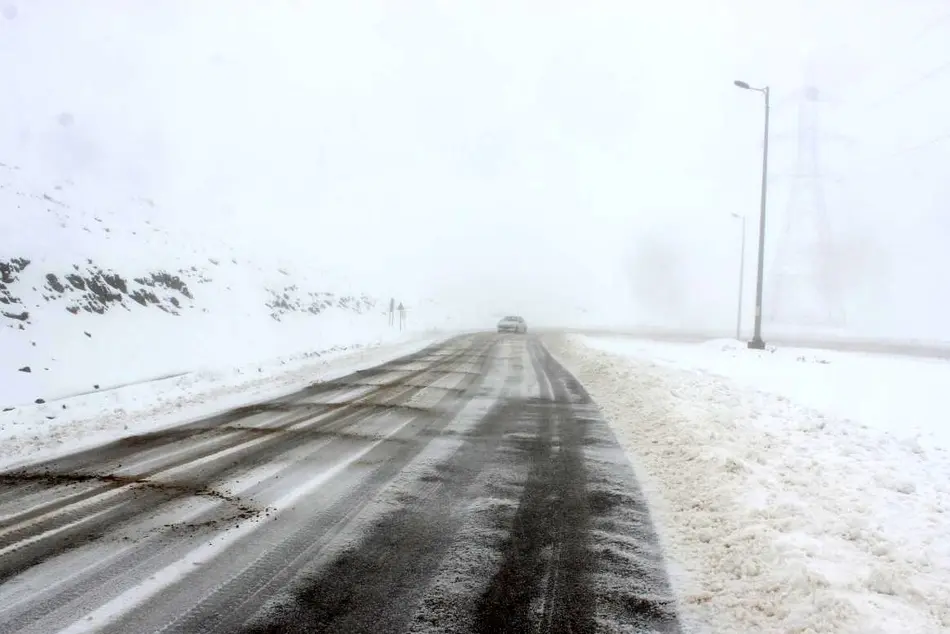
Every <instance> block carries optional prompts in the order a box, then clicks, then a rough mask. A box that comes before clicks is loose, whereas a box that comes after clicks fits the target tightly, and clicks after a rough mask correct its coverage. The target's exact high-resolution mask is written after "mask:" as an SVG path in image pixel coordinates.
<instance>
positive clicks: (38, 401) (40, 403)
mask: <svg viewBox="0 0 950 634" xmlns="http://www.w3.org/2000/svg"><path fill="white" fill-rule="evenodd" d="M33 402H34V403H36V404H37V405H42V404H43V403H45V402H46V401H45V400H44V399H41V398H38V399H36V400H35V401H33Z"/></svg>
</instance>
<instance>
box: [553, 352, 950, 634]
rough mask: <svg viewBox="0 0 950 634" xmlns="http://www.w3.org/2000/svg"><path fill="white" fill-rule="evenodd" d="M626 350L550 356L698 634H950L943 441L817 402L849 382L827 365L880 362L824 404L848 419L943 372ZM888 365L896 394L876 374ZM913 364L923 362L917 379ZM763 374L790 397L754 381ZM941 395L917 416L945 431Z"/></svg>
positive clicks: (949, 518)
mask: <svg viewBox="0 0 950 634" xmlns="http://www.w3.org/2000/svg"><path fill="white" fill-rule="evenodd" d="M630 345H632V344H630V342H623V343H617V342H615V341H608V340H591V339H589V338H583V337H574V338H571V339H570V340H568V341H567V342H562V344H561V345H559V346H557V352H558V353H559V354H560V356H561V357H562V358H563V360H564V361H565V362H566V363H567V365H568V367H570V368H571V369H572V371H574V372H575V373H576V374H577V376H578V378H579V379H580V380H581V381H582V382H583V383H584V384H585V386H586V387H587V388H588V390H589V391H590V393H591V395H592V396H593V397H594V399H595V400H596V401H597V402H598V403H599V404H600V406H601V408H602V409H603V410H604V413H605V415H606V416H607V418H608V420H609V421H610V422H611V424H612V425H613V426H614V428H615V429H616V431H617V434H618V437H619V438H620V440H621V442H623V443H624V444H625V446H626V448H627V450H628V452H629V453H630V454H631V458H632V460H633V462H634V465H635V468H636V469H637V471H638V474H639V477H640V480H641V482H642V483H643V486H644V489H645V491H646V492H647V494H648V496H649V498H650V502H651V509H652V511H653V514H654V519H655V521H656V523H657V524H658V529H659V531H660V534H661V538H662V539H663V540H664V542H665V543H664V546H665V548H666V550H667V555H668V558H669V559H670V561H671V565H672V567H673V569H672V571H671V572H672V577H673V580H674V582H675V583H676V585H677V591H678V594H679V596H680V598H681V601H682V611H683V613H684V616H685V617H686V619H687V621H688V622H689V623H691V624H692V625H693V627H694V628H695V630H696V631H701V632H756V633H759V632H815V633H818V632H827V633H832V632H833V633H835V634H839V633H855V634H858V633H861V634H877V633H880V634H884V633H888V634H895V633H896V634H900V633H906V634H926V633H930V632H945V631H947V629H948V628H950V544H948V543H947V540H946V535H947V534H948V533H950V484H948V483H950V456H948V453H947V451H946V450H944V449H943V448H941V447H939V446H936V445H939V444H940V443H939V436H938V435H933V438H934V444H933V445H931V444H929V443H921V442H918V441H917V436H916V432H914V433H904V434H891V433H888V432H887V431H884V430H882V429H880V427H884V428H885V429H890V430H892V431H899V426H898V425H895V424H887V425H885V424H884V423H883V422H882V420H877V421H874V420H872V421H870V422H869V424H867V425H864V424H862V423H863V422H864V421H862V420H860V419H857V420H854V421H852V420H847V419H843V418H839V417H838V416H836V415H835V414H832V413H828V414H825V413H823V412H820V411H817V410H816V409H811V408H809V407H808V405H809V404H814V403H819V402H820V399H818V396H820V395H821V394H822V393H823V392H822V390H823V389H824V387H825V385H826V384H827V383H828V382H829V381H834V380H843V378H844V377H847V376H848V375H849V372H850V371H844V370H842V375H841V377H838V379H835V378H834V377H833V376H830V374H829V373H830V372H831V371H829V370H828V367H829V366H834V365H836V364H839V363H840V365H841V366H842V368H844V367H847V366H848V364H849V363H850V364H851V366H852V368H858V367H864V368H865V369H866V370H868V369H869V368H873V367H875V366H876V367H878V369H879V371H880V372H881V374H874V373H873V372H870V371H868V372H865V373H863V374H861V375H860V377H863V381H864V383H863V385H864V390H863V391H860V392H859V391H857V390H852V391H851V392H844V393H838V392H834V391H832V392H830V394H837V396H838V398H839V399H840V402H839V403H836V405H837V407H838V408H840V411H851V412H853V413H859V412H861V409H860V403H850V402H849V401H848V399H849V398H856V397H857V396H858V395H859V394H860V395H862V396H863V397H866V398H871V399H873V398H882V397H881V396H879V395H880V394H881V393H886V392H888V391H893V392H896V393H897V394H900V393H901V390H902V388H903V387H904V384H906V383H907V382H908V381H909V380H910V381H925V380H926V379H925V375H927V374H929V375H930V376H929V381H930V384H931V385H933V382H934V381H940V380H941V377H943V376H944V373H945V372H946V371H947V367H946V366H947V365H948V364H947V363H943V362H934V363H931V362H929V361H920V360H905V359H892V358H881V359H868V358H867V355H845V354H839V353H834V354H832V353H825V352H823V351H822V352H816V351H811V352H810V354H811V355H812V358H811V360H809V359H808V358H806V361H799V360H798V356H797V353H785V352H782V351H777V352H776V353H775V354H774V355H773V354H770V353H768V352H766V353H752V352H750V351H745V350H744V351H743V352H745V353H746V354H745V355H737V354H734V353H736V352H737V351H735V350H730V346H728V345H725V344H723V342H716V343H711V344H708V345H698V346H693V347H692V348H690V350H689V352H683V350H680V352H679V353H678V354H673V353H671V352H670V349H667V348H664V347H663V346H654V345H653V344H650V343H640V344H635V346H634V351H633V353H632V355H633V356H630V355H631V351H630ZM591 346H595V347H598V348H601V349H603V350H608V351H611V352H605V351H602V350H595V349H592V347H591ZM636 346H640V347H639V348H636ZM724 348H725V349H724ZM651 357H652V359H655V360H651ZM687 357H688V359H689V360H687ZM848 357H853V358H851V359H850V360H849V358H848ZM815 359H820V360H829V359H830V360H829V361H828V363H822V362H815ZM891 363H893V364H894V365H895V369H894V373H893V374H891V375H889V376H898V375H900V374H903V375H904V376H905V379H904V381H903V382H902V383H895V384H893V385H889V384H887V383H885V382H882V381H881V380H879V378H878V379H875V378H874V377H881V376H883V375H884V371H883V370H882V369H881V368H884V367H886V366H887V365H888V364H891ZM909 363H919V364H921V365H920V366H919V367H917V369H916V371H915V372H913V374H912V375H911V377H910V378H908V377H907V375H908V373H909V371H908V366H907V365H905V364H909ZM717 364H718V365H717ZM730 364H731V365H732V367H733V369H734V370H735V371H734V372H733V373H734V374H736V375H737V376H738V378H737V380H732V379H730V378H726V377H722V376H716V375H714V374H712V373H710V372H708V371H702V370H699V371H697V370H688V369H684V367H683V366H687V367H696V366H697V365H700V366H702V365H705V366H707V367H708V366H716V367H717V368H718V370H719V371H720V372H722V373H723V374H725V373H727V372H726V370H725V369H724V366H726V365H730ZM924 368H927V370H924ZM853 371H856V370H853ZM760 377H765V378H761V380H763V381H771V388H770V391H773V392H779V393H778V394H777V393H771V394H770V393H767V392H765V391H761V390H759V389H756V388H755V387H753V386H752V385H750V383H755V382H756V381H757V380H759V378H760ZM783 377H784V381H785V382H784V384H783V383H782V379H783ZM852 379H856V377H853V376H852ZM857 380H858V381H859V383H860V379H857ZM944 385H946V383H944ZM913 389H914V388H908V391H905V392H904V394H905V395H908V394H914V393H915V392H913ZM781 392H789V393H794V394H797V395H798V396H799V397H801V398H802V400H804V401H806V402H805V403H804V405H801V404H798V403H796V402H795V401H798V400H799V399H798V397H794V396H792V397H786V396H783V395H781V394H780V393H781ZM809 394H811V395H812V397H814V398H812V399H809V398H808V395H809ZM816 395H818V396H816ZM918 395H919V394H918ZM939 396H941V395H940V393H939V392H937V393H935V394H932V395H931V396H930V398H929V399H928V400H927V401H926V403H914V404H913V405H914V406H916V407H917V408H919V410H920V411H930V412H931V416H930V417H929V420H936V419H938V418H939V417H940V415H941V413H942V412H945V411H946V408H945V407H944V406H943V405H942V403H941V401H939V400H938V397H939ZM898 398H900V397H898ZM816 399H818V400H816ZM808 401H811V402H810V403H809V402H808ZM903 420H904V421H906V422H908V423H909V422H911V421H912V420H913V419H912V418H910V417H905V418H903ZM918 422H920V421H918ZM918 431H921V432H922V431H924V430H918ZM931 431H933V430H931Z"/></svg>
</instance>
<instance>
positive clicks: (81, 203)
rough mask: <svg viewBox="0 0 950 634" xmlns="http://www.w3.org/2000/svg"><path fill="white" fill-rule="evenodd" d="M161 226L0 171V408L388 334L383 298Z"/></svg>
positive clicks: (143, 214)
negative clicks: (256, 258)
mask: <svg viewBox="0 0 950 634" xmlns="http://www.w3.org/2000/svg"><path fill="white" fill-rule="evenodd" d="M161 219H162V210H161V208H160V207H159V206H158V205H156V204H155V203H154V202H152V201H150V200H147V199H130V200H125V201H122V200H114V201H109V203H108V204H107V205H101V206H100V205H98V204H97V201H96V200H95V197H92V196H90V195H89V193H88V192H84V191H83V190H82V189H81V188H80V187H78V186H77V185H76V184H75V183H72V182H62V183H37V182H36V181H35V180H34V181H31V180H30V179H29V178H27V177H25V176H24V175H23V174H22V173H21V170H19V169H18V168H16V167H15V166H11V165H8V164H3V163H0V406H3V405H8V404H17V403H24V402H32V401H34V400H35V399H36V398H51V397H59V396H62V395H67V394H70V393H77V392H82V391H85V390H91V389H95V388H94V387H93V386H106V385H111V384H123V383H129V382H136V381H141V380H148V379H150V378H154V377H157V376H163V375H168V374H174V373H178V372H184V371H192V370H195V369H199V368H202V367H211V366H219V365H221V364H236V363H244V362H250V361H254V360H259V359H268V358H274V357H278V356H281V355H288V354H298V353H302V352H306V351H308V350H314V349H321V348H324V347H330V346H332V345H339V344H343V345H352V344H354V343H359V342H362V341H366V340H370V339H378V338H380V337H386V336H391V335H392V334H393V330H394V329H392V328H390V327H389V326H388V324H387V319H386V316H385V312H384V309H385V308H387V307H388V306H387V304H388V297H387V298H385V299H383V300H379V299H377V298H375V297H371V296H370V295H369V294H367V293H363V292H360V291H359V290H358V289H355V288H353V286H354V284H353V283H352V282H350V281H348V280H346V279H345V278H343V277H341V276H339V275H331V274H328V273H327V272H325V271H322V272H321V271H314V270H312V269H308V268H307V267H305V266H299V265H298V266H295V265H294V263H287V262H280V261H279V260H278V259H277V258H273V259H272V260H271V261H269V262H261V261H252V260H251V259H250V258H248V257H245V256H244V254H242V253H239V252H236V251H235V250H233V249H230V248H229V247H228V246H227V245H225V244H222V243H220V242H217V241H216V240H215V239H214V237H213V236H201V235H194V234H190V233H189V232H188V231H187V230H183V229H181V228H173V227H165V226H162V224H161Z"/></svg>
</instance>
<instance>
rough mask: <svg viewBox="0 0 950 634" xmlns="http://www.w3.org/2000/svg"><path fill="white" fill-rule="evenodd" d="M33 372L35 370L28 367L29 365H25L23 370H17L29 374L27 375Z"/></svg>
mask: <svg viewBox="0 0 950 634" xmlns="http://www.w3.org/2000/svg"><path fill="white" fill-rule="evenodd" d="M32 371H33V370H32V369H31V368H30V366H28V365H25V366H23V367H22V368H19V369H18V370H17V372H25V373H27V374H29V373H31V372H32Z"/></svg>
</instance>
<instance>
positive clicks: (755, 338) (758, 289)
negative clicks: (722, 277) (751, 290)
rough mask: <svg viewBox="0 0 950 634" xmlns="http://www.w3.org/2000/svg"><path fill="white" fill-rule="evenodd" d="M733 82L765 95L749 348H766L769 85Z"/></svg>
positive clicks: (745, 88) (740, 86)
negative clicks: (764, 280) (764, 295)
mask: <svg viewBox="0 0 950 634" xmlns="http://www.w3.org/2000/svg"><path fill="white" fill-rule="evenodd" d="M733 83H734V84H735V85H736V86H738V87H739V88H742V89H744V90H754V91H755V92H760V93H762V94H763V95H764V96H765V140H764V142H763V144H762V198H761V201H760V204H759V263H758V270H757V271H756V280H755V332H754V334H753V335H752V341H750V342H749V348H752V349H754V350H764V349H765V342H764V341H762V277H763V270H764V269H765V201H766V196H767V193H768V174H769V87H768V86H766V87H764V88H753V87H752V86H750V85H749V84H747V83H746V82H744V81H739V80H736V81H734V82H733Z"/></svg>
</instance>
